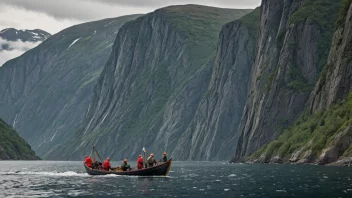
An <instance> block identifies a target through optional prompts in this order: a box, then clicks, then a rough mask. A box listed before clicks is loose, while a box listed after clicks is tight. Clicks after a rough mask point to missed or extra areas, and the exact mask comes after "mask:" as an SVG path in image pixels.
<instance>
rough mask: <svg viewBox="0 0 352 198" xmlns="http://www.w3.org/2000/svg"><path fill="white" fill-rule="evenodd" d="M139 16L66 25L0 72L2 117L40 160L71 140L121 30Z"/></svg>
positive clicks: (7, 64) (4, 66) (11, 61)
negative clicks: (53, 149) (56, 147)
mask: <svg viewBox="0 0 352 198" xmlns="http://www.w3.org/2000/svg"><path fill="white" fill-rule="evenodd" d="M137 17H138V15H133V16H125V17H119V18H112V19H105V20H101V21H96V22H90V23H85V24H80V25H76V26H73V27H70V28H68V29H65V30H63V31H61V32H59V33H57V34H55V35H53V36H51V37H49V38H48V39H47V40H45V41H44V42H43V43H41V44H40V45H39V46H38V47H36V48H34V49H32V50H29V51H27V52H26V53H25V54H23V55H22V56H20V57H18V58H15V59H12V60H10V61H8V62H6V63H5V64H4V65H3V66H2V67H1V68H0V93H1V94H0V116H1V117H2V118H3V119H4V120H5V121H6V122H7V123H11V124H12V126H13V127H14V128H15V129H16V130H17V131H18V133H19V134H20V135H21V136H22V137H23V138H24V139H25V140H26V141H27V142H28V143H29V144H30V145H31V146H32V148H33V149H34V150H35V151H36V153H37V154H38V155H39V156H43V153H44V152H46V151H47V150H48V149H49V148H51V147H52V146H54V145H56V144H58V143H61V142H62V141H65V140H67V139H69V138H71V137H72V134H73V132H74V131H75V130H76V129H77V126H78V123H79V122H80V121H81V119H82V118H83V116H84V112H85V110H86V109H87V108H88V105H89V102H90V98H91V96H92V95H93V86H94V84H95V83H96V82H97V79H98V77H99V75H100V73H101V71H102V69H103V66H104V63H105V62H106V60H107V58H108V56H109V54H110V52H111V48H112V45H113V42H114V40H115V37H116V35H117V32H118V31H119V28H120V27H121V26H122V25H123V24H124V23H125V22H127V21H130V20H133V19H135V18H137Z"/></svg>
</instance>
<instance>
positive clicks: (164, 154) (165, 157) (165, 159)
mask: <svg viewBox="0 0 352 198" xmlns="http://www.w3.org/2000/svg"><path fill="white" fill-rule="evenodd" d="M160 162H167V155H166V152H164V153H163V158H161V160H160Z"/></svg>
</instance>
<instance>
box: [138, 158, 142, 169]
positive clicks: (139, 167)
mask: <svg viewBox="0 0 352 198" xmlns="http://www.w3.org/2000/svg"><path fill="white" fill-rule="evenodd" d="M137 167H138V169H142V168H143V157H142V155H139V156H138V159H137Z"/></svg>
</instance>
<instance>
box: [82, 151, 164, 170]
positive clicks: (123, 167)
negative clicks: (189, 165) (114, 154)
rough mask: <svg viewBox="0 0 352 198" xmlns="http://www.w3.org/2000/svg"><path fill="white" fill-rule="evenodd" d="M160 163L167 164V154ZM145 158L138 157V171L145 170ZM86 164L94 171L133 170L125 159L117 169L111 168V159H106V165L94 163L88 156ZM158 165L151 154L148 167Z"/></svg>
mask: <svg viewBox="0 0 352 198" xmlns="http://www.w3.org/2000/svg"><path fill="white" fill-rule="evenodd" d="M159 162H167V154H166V152H164V153H163V157H162V158H161V160H159ZM143 163H144V162H143V157H142V155H139V156H138V159H137V168H138V169H143ZM85 164H86V165H87V166H88V167H90V168H92V169H103V170H105V171H110V170H116V169H121V170H123V171H127V170H132V168H131V166H130V165H129V164H128V160H127V159H124V160H123V162H122V164H121V166H120V167H116V168H112V167H111V163H110V158H109V157H108V158H106V160H105V161H104V163H101V162H98V161H95V162H94V163H93V160H92V158H91V157H89V156H86V158H85ZM157 164H158V163H157V162H156V160H155V158H154V154H153V153H151V154H150V155H149V157H148V159H147V163H146V165H147V167H152V166H154V165H157Z"/></svg>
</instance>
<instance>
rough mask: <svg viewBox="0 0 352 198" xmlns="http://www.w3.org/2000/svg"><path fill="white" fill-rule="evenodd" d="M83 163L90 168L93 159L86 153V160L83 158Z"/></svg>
mask: <svg viewBox="0 0 352 198" xmlns="http://www.w3.org/2000/svg"><path fill="white" fill-rule="evenodd" d="M85 163H86V165H87V166H88V167H89V168H92V167H93V166H92V165H93V160H92V158H91V157H89V156H88V155H86V160H85Z"/></svg>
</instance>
